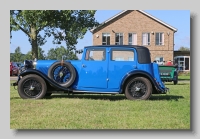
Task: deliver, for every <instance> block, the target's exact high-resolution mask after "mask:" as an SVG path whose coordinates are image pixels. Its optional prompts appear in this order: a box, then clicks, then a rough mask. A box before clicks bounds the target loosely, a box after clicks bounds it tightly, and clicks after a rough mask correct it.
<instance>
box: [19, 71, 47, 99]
mask: <svg viewBox="0 0 200 139" xmlns="http://www.w3.org/2000/svg"><path fill="white" fill-rule="evenodd" d="M46 91H47V86H46V82H45V81H44V80H43V79H42V78H41V77H40V76H38V75H35V74H29V75H26V76H24V77H23V78H22V79H21V80H20V81H19V84H18V93H19V96H20V97H21V98H23V99H42V98H44V96H45V94H46Z"/></svg>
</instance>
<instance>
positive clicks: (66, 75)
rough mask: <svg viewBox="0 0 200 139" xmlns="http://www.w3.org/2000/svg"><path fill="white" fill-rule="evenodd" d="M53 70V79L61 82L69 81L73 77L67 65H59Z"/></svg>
mask: <svg viewBox="0 0 200 139" xmlns="http://www.w3.org/2000/svg"><path fill="white" fill-rule="evenodd" d="M52 72H53V73H52V74H53V77H54V78H53V79H54V80H55V81H56V82H58V83H60V84H62V83H67V82H68V81H69V80H70V78H71V72H70V70H69V69H68V68H67V67H65V66H57V67H55V68H54V69H53V71H52Z"/></svg>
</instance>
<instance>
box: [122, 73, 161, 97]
mask: <svg viewBox="0 0 200 139" xmlns="http://www.w3.org/2000/svg"><path fill="white" fill-rule="evenodd" d="M135 77H145V78H147V79H148V80H149V81H150V83H151V84H152V88H153V92H154V91H160V89H159V86H158V84H157V83H156V81H155V79H154V78H153V77H152V76H151V75H150V74H149V73H147V72H144V71H132V72H130V73H128V74H126V76H124V78H123V80H122V82H121V85H120V87H121V93H124V90H125V87H126V84H127V82H128V80H129V79H131V78H135Z"/></svg>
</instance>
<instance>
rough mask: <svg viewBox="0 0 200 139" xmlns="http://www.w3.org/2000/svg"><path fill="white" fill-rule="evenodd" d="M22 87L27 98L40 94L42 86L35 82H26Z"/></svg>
mask: <svg viewBox="0 0 200 139" xmlns="http://www.w3.org/2000/svg"><path fill="white" fill-rule="evenodd" d="M23 86H24V93H25V94H26V95H27V96H29V97H37V96H38V95H40V94H41V92H42V85H41V83H39V82H38V81H36V80H27V81H25V82H24V84H23Z"/></svg>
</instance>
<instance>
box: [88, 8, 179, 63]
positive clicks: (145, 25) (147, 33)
mask: <svg viewBox="0 0 200 139" xmlns="http://www.w3.org/2000/svg"><path fill="white" fill-rule="evenodd" d="M90 31H91V32H92V34H93V45H115V44H116V45H129V44H131V45H143V46H146V47H148V48H149V50H150V53H151V60H152V61H154V60H158V61H160V62H162V61H168V60H173V58H174V33H175V32H176V31H177V29H176V28H174V27H172V26H170V25H169V24H167V23H165V22H163V21H161V20H159V19H157V18H155V17H153V16H152V15H150V14H148V13H146V12H144V11H142V10H124V11H122V12H120V13H118V14H117V15H115V16H113V17H111V18H109V19H108V20H106V21H104V22H103V23H102V24H100V25H99V26H98V27H95V28H93V29H91V30H90Z"/></svg>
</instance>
